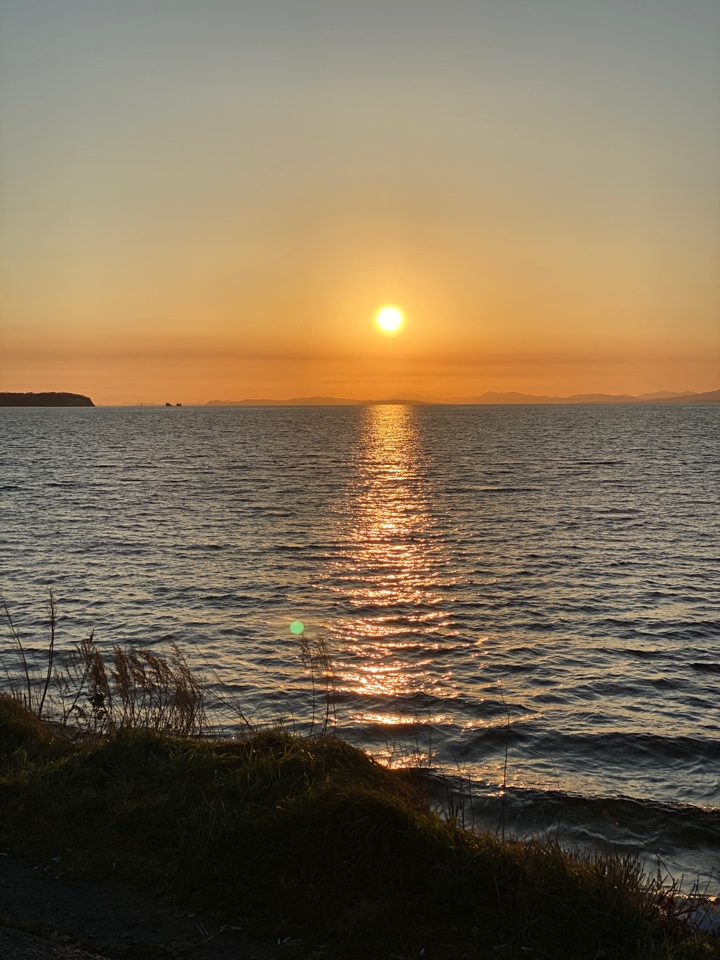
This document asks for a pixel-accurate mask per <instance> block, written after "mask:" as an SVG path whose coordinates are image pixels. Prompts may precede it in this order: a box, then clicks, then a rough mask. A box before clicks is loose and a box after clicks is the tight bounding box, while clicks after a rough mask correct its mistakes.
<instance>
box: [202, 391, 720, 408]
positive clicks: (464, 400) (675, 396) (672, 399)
mask: <svg viewBox="0 0 720 960" xmlns="http://www.w3.org/2000/svg"><path fill="white" fill-rule="evenodd" d="M393 403H395V404H433V403H436V404H455V405H467V406H475V405H479V404H550V403H562V404H580V403H584V404H602V403H640V404H642V403H720V390H711V391H709V392H708V393H690V392H689V391H685V392H684V393H673V392H672V391H670V390H661V391H658V392H657V393H643V394H640V396H638V397H634V396H631V395H630V394H627V393H575V394H573V395H572V396H569V397H548V396H535V395H534V394H531V393H515V392H508V393H495V392H494V391H488V392H487V393H481V394H480V395H479V396H475V397H427V396H422V395H420V394H417V393H408V394H401V395H399V396H394V397H387V398H384V399H377V400H348V399H347V398H345V397H294V398H292V399H291V400H210V401H208V403H207V404H206V406H210V407H329V406H336V407H337V406H372V405H379V404H393Z"/></svg>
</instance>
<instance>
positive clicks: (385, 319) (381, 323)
mask: <svg viewBox="0 0 720 960" xmlns="http://www.w3.org/2000/svg"><path fill="white" fill-rule="evenodd" d="M375 323H376V324H377V325H378V327H379V328H380V329H381V330H382V331H383V333H397V332H398V330H399V329H400V327H401V326H402V325H403V313H402V310H400V309H399V308H398V307H381V309H380V310H378V312H377V314H376V315H375Z"/></svg>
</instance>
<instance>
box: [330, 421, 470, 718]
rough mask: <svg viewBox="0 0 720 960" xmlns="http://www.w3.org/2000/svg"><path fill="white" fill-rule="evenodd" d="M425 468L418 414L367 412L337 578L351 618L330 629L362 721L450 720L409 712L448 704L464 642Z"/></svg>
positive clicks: (343, 682)
mask: <svg viewBox="0 0 720 960" xmlns="http://www.w3.org/2000/svg"><path fill="white" fill-rule="evenodd" d="M426 463H427V455H426V453H425V451H424V450H423V447H422V443H421V438H420V436H419V433H418V431H417V428H416V426H415V411H414V409H413V408H412V407H410V406H391V405H387V406H372V407H368V408H367V409H366V415H365V419H364V422H363V425H362V430H361V434H360V442H359V445H358V449H357V453H356V462H355V468H356V472H355V480H354V482H353V485H352V488H351V490H350V493H349V498H348V499H347V501H346V503H345V505H344V507H343V517H342V519H341V523H342V524H343V526H344V527H345V530H344V536H343V541H344V544H345V546H344V549H343V550H342V552H341V556H340V557H339V559H338V560H337V562H336V563H335V567H334V570H333V575H334V576H333V579H334V583H335V589H336V590H337V591H338V592H339V593H340V594H341V595H342V599H343V602H344V604H345V605H346V608H347V607H349V608H350V614H349V615H348V616H346V617H342V618H340V619H338V620H335V621H333V622H332V624H330V625H329V626H330V629H331V631H332V634H333V635H334V637H335V638H336V639H337V640H339V641H340V646H341V648H342V656H341V657H340V658H339V660H338V662H337V663H335V664H334V667H335V669H336V670H337V684H338V690H339V691H340V692H346V693H353V694H355V695H359V696H361V697H362V698H363V700H364V701H366V703H367V708H366V709H364V710H363V711H362V712H361V713H355V715H354V716H353V720H354V721H360V722H363V723H370V724H372V723H375V724H386V725H393V724H411V723H417V722H419V721H422V722H424V723H428V722H429V723H442V722H443V721H444V720H446V719H448V718H446V717H444V716H443V715H437V716H426V715H424V716H422V717H417V716H413V714H412V710H411V709H410V711H409V710H408V701H410V700H411V699H412V695H413V694H428V695H431V696H432V695H437V696H439V697H443V698H444V699H446V700H447V698H448V697H451V696H452V686H453V684H452V677H451V674H450V671H449V670H448V668H447V663H445V665H444V667H439V665H438V664H436V658H435V654H436V653H438V652H439V651H441V650H442V649H443V646H444V644H445V643H446V642H447V641H448V640H452V637H454V635H455V633H456V631H455V629H454V628H453V624H452V622H451V618H450V617H449V615H448V608H447V603H444V602H443V600H444V597H443V593H444V591H446V590H447V589H448V588H449V587H451V586H452V585H453V582H454V581H453V579H452V577H451V576H450V575H449V573H448V558H447V556H446V551H445V545H444V541H443V538H442V535H441V533H440V531H439V529H438V525H437V520H436V517H435V515H434V509H433V491H432V487H431V484H430V482H429V480H428V479H427V476H426V470H425V467H426ZM393 701H394V703H393ZM395 707H397V709H396V708H395Z"/></svg>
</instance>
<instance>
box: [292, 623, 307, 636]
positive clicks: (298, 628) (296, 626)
mask: <svg viewBox="0 0 720 960" xmlns="http://www.w3.org/2000/svg"><path fill="white" fill-rule="evenodd" d="M304 630H305V624H304V623H303V622H302V620H293V622H292V623H291V624H290V633H293V634H294V635H295V636H296V637H299V636H300V634H301V633H303V631H304Z"/></svg>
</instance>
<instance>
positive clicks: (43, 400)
mask: <svg viewBox="0 0 720 960" xmlns="http://www.w3.org/2000/svg"><path fill="white" fill-rule="evenodd" d="M94 406H95V404H94V403H93V402H92V400H91V399H90V397H84V396H82V394H80V393H0V407H94Z"/></svg>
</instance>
